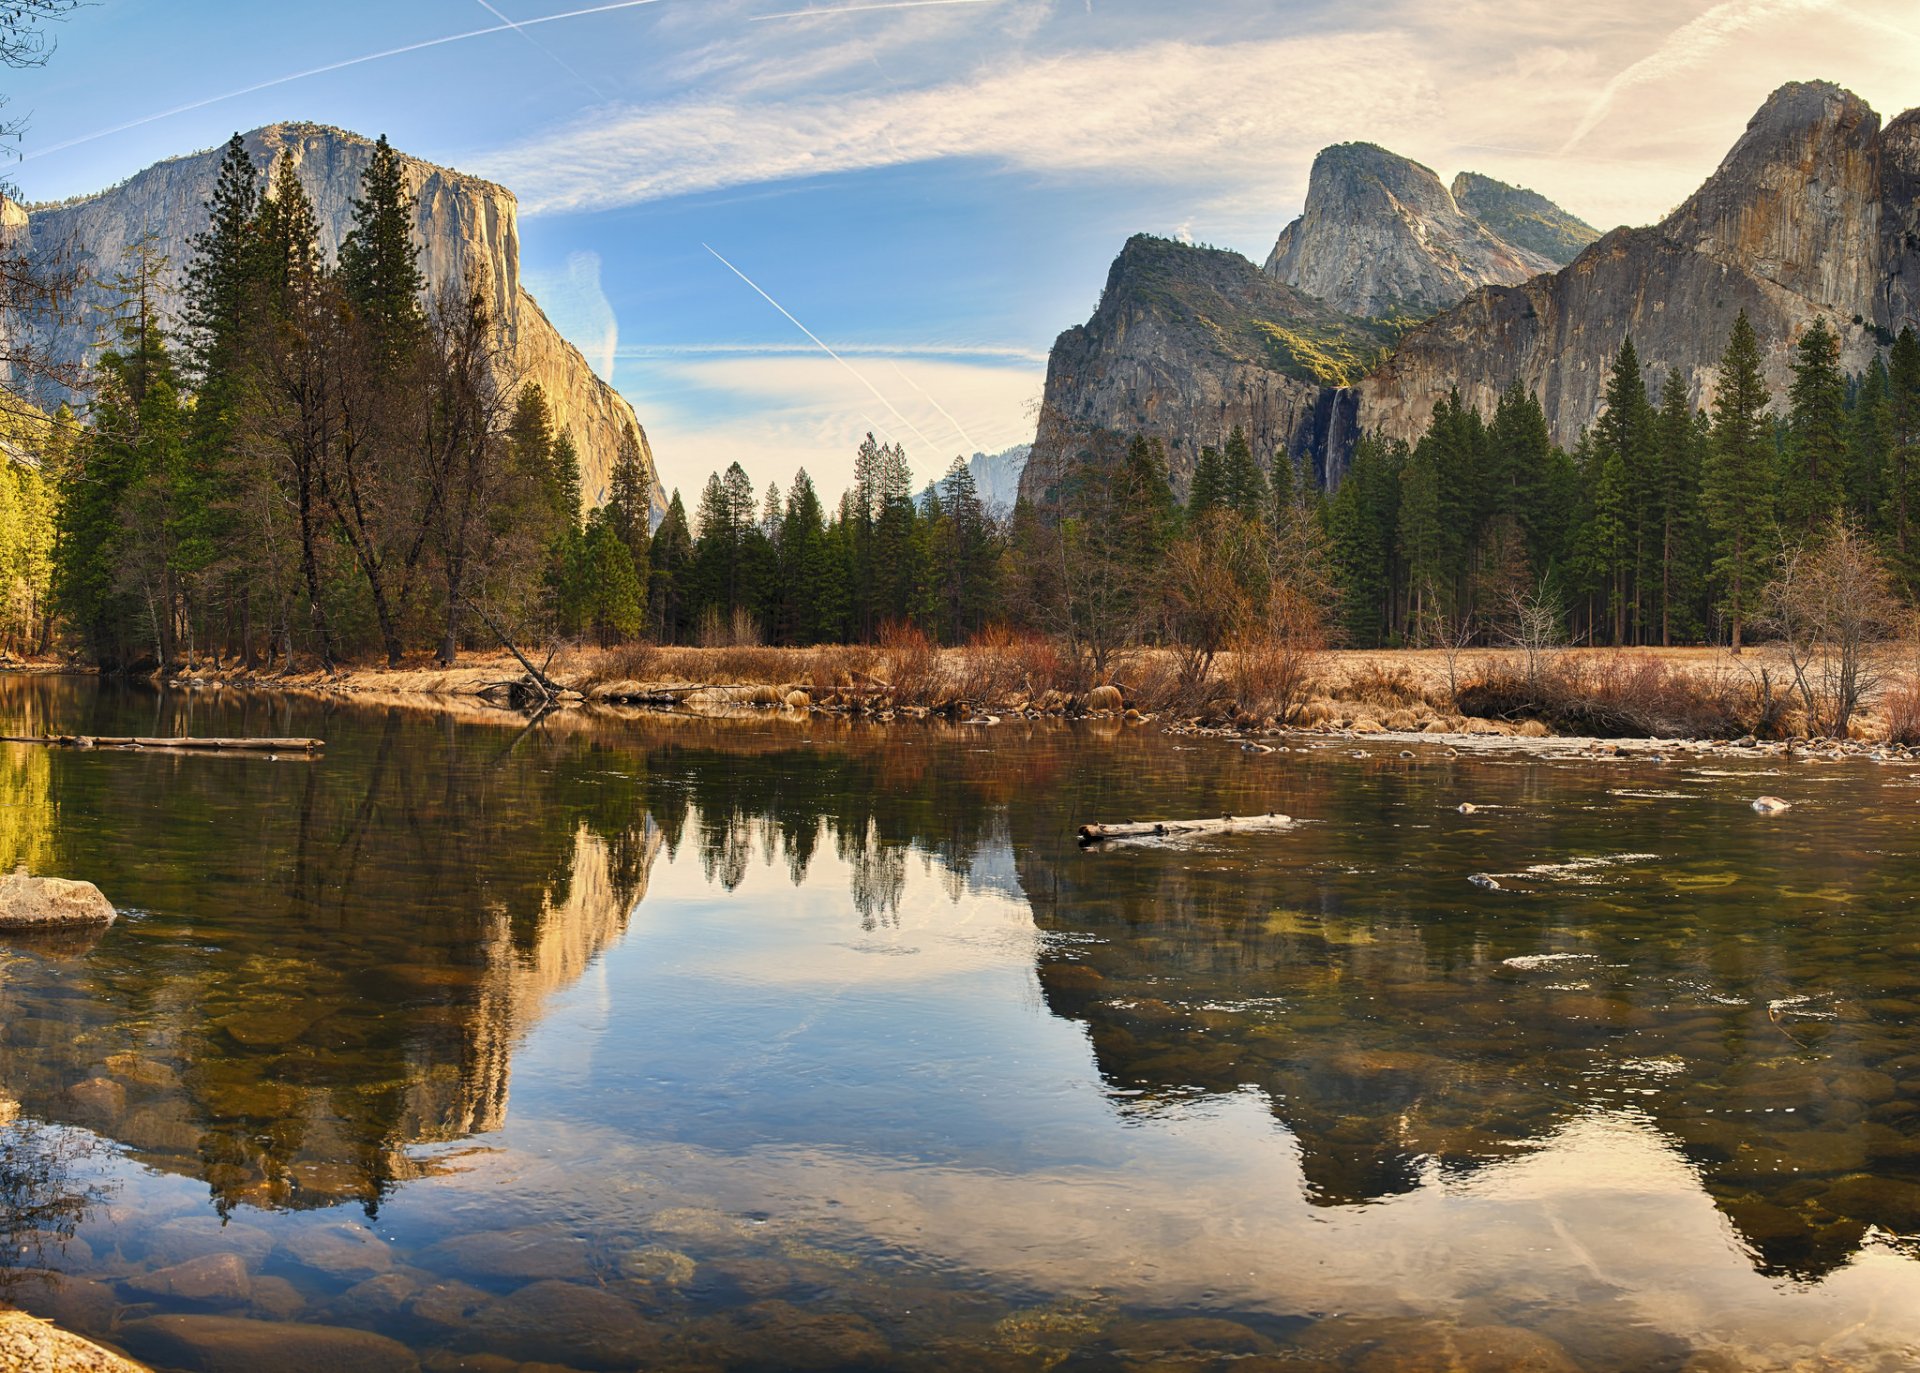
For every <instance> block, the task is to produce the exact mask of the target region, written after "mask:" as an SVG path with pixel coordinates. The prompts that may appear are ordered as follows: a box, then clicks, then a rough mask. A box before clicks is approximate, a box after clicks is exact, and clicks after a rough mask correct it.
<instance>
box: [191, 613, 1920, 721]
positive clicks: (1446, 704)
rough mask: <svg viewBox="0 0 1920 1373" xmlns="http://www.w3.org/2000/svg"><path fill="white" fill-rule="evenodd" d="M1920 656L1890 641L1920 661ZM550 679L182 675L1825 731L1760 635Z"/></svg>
mask: <svg viewBox="0 0 1920 1373" xmlns="http://www.w3.org/2000/svg"><path fill="white" fill-rule="evenodd" d="M1914 659H1915V655H1914V653H1912V652H1911V651H1903V652H1901V653H1899V654H1898V655H1897V656H1896V655H1894V654H1889V661H1898V662H1911V661H1914ZM538 666H539V668H540V675H541V676H542V677H543V678H544V679H545V685H536V684H535V683H534V682H533V680H532V678H531V676H530V674H529V673H528V672H527V671H526V670H525V668H524V667H523V666H522V665H521V664H520V663H519V662H518V661H516V660H515V659H514V658H513V657H512V656H511V655H509V654H506V653H484V654H468V655H463V657H462V658H461V659H460V661H459V662H458V663H456V664H455V665H454V666H452V667H441V666H440V665H438V664H436V663H434V662H432V661H431V660H430V659H426V658H422V659H420V660H417V661H411V662H407V663H404V664H402V665H401V666H399V667H397V668H389V667H386V666H384V665H381V666H374V665H357V666H350V667H346V668H342V669H339V670H336V671H332V672H323V671H319V670H312V669H309V670H305V671H298V672H293V673H280V672H271V673H263V672H249V671H235V670H228V669H223V668H221V667H218V666H212V665H210V666H208V667H207V668H205V669H203V670H202V671H200V672H198V673H196V674H192V675H188V676H185V677H182V678H180V679H178V680H177V682H176V684H177V685H179V686H181V687H184V688H187V689H194V690H222V689H227V688H238V687H247V688H256V689H268V690H278V691H295V692H301V693H311V694H319V695H330V696H345V697H353V698H356V699H359V700H362V701H367V702H385V703H390V704H396V705H399V704H405V703H414V704H417V705H420V706H423V707H425V708H435V709H462V708H466V709H475V710H479V709H488V708H492V707H496V706H507V705H512V706H529V705H550V706H555V707H559V708H562V709H566V708H575V707H580V706H590V705H603V706H611V705H619V706H636V707H649V708H660V707H673V708H680V709H689V710H695V711H701V710H705V711H713V710H737V709H764V710H783V711H786V712H789V713H797V714H814V713H822V712H825V713H834V714H842V715H850V716H855V717H860V718H871V719H879V720H892V719H903V718H904V719H913V718H926V717H929V716H942V717H946V718H951V719H955V720H970V721H974V722H976V723H982V724H984V723H988V722H992V721H997V720H1004V719H1009V718H1039V717H1078V716H1089V715H1090V716H1096V717H1100V718H1114V719H1123V720H1127V721H1129V722H1131V723H1144V722H1146V721H1148V720H1152V721H1155V722H1157V723H1159V724H1160V725H1162V726H1166V727H1172V728H1179V729H1186V730H1204V731H1208V732H1223V733H1231V734H1236V735H1256V736H1257V735H1261V734H1264V733H1266V732H1268V731H1273V730H1281V729H1284V730H1290V731H1304V732H1315V733H1328V734H1343V735H1344V734H1352V735H1374V734H1421V735H1430V736H1467V737H1474V736H1488V737H1507V738H1520V739H1544V738H1552V737H1571V738H1651V739H1687V738H1696V739H1738V738H1742V737H1745V736H1757V737H1761V738H1767V737H1773V738H1786V737H1792V736H1803V737H1804V736H1809V735H1819V734H1821V733H1824V732H1825V731H1822V730H1819V729H1810V728H1809V727H1808V724H1807V721H1806V718H1805V714H1804V711H1803V710H1802V707H1801V704H1800V702H1799V700H1798V698H1797V697H1796V696H1795V695H1794V693H1793V692H1792V690H1791V689H1790V682H1791V675H1790V671H1789V668H1788V665H1787V664H1786V663H1785V662H1784V661H1783V660H1782V658H1781V657H1780V655H1778V654H1776V653H1774V652H1772V651H1770V650H1768V649H1765V648H1761V649H1750V650H1748V651H1747V652H1746V653H1743V654H1740V655H1733V654H1730V653H1728V652H1727V651H1726V650H1724V649H1712V648H1677V649H1628V650H1616V649H1560V650H1553V651H1551V652H1547V653H1540V654H1536V655H1532V656H1531V657H1529V656H1526V655H1522V654H1519V653H1517V652H1513V651H1508V650H1500V649H1467V650H1461V651H1457V652H1448V651H1444V650H1411V649H1401V650H1368V651H1334V652H1327V653H1321V654H1314V655H1311V656H1306V657H1302V658H1299V659H1297V660H1295V661H1292V662H1282V663H1279V664H1271V663H1269V664H1262V665H1261V666H1262V668H1263V671H1261V672H1252V671H1249V670H1247V669H1246V668H1245V667H1244V666H1243V665H1242V664H1239V663H1237V662H1236V660H1235V659H1234V657H1233V655H1230V654H1222V655H1219V656H1218V657H1217V658H1216V659H1215V660H1214V661H1213V662H1212V663H1211V664H1210V665H1209V666H1208V669H1207V671H1206V673H1205V674H1204V675H1203V676H1199V677H1198V679H1197V682H1196V674H1195V671H1194V663H1193V661H1192V659H1191V658H1190V657H1184V658H1183V656H1182V655H1181V654H1179V653H1177V652H1175V651H1173V650H1168V649H1151V650H1138V651H1135V652H1132V653H1129V654H1126V655H1124V656H1119V657H1116V659H1115V661H1114V662H1113V664H1112V665H1111V667H1110V669H1109V671H1108V672H1107V673H1106V674H1104V678H1096V676H1095V674H1093V673H1092V672H1091V671H1089V670H1088V669H1087V668H1086V667H1084V666H1083V665H1081V664H1079V663H1077V662H1075V661H1072V660H1069V659H1068V658H1067V657H1066V656H1065V655H1063V654H1062V653H1060V652H1059V651H1058V650H1057V649H1056V648H1055V646H1054V645H1052V644H1051V643H1049V642H1048V641H1046V640H1041V639H1020V638H1013V637H1008V638H1006V639H1004V640H1002V641H1000V642H996V643H991V644H986V645H977V646H970V647H966V648H955V649H936V648H933V647H931V646H930V645H928V644H926V643H925V641H924V640H918V639H911V640H908V641H906V642H903V643H896V644H892V645H887V646H880V647H863V646H828V647H818V648H754V647H736V648H660V647H654V646H650V645H632V646H625V647H621V648H614V649H592V648H568V649H561V650H559V651H557V652H555V653H554V654H553V655H552V656H551V657H547V656H546V655H542V657H541V660H540V661H539V662H538ZM1887 682H1888V685H1887V687H1886V689H1884V690H1882V691H1880V692H1878V693H1875V694H1873V695H1870V696H1869V697H1868V698H1867V699H1866V701H1865V702H1864V703H1863V705H1862V707H1861V709H1860V710H1859V711H1858V712H1857V713H1856V714H1855V716H1854V718H1853V720H1852V721H1851V723H1850V727H1849V729H1848V731H1847V733H1848V738H1849V740H1851V741H1853V742H1856V743H1858V742H1875V743H1885V742H1892V743H1908V742H1914V741H1915V740H1914V739H1913V738H1912V734H1913V732H1914V723H1915V722H1914V719H1913V702H1914V691H1913V688H1912V687H1911V685H1910V684H1909V683H1910V677H1909V675H1908V674H1902V673H1891V674H1888V677H1887Z"/></svg>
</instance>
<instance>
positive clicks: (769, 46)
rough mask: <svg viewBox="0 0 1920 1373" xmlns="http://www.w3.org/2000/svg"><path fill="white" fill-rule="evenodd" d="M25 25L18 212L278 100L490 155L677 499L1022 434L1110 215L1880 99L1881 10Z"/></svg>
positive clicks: (1539, 179) (1070, 8) (1652, 164)
mask: <svg viewBox="0 0 1920 1373" xmlns="http://www.w3.org/2000/svg"><path fill="white" fill-rule="evenodd" d="M57 36H58V40H59V48H58V51H57V52H56V54H55V56H54V58H53V60H52V62H50V63H49V64H48V65H47V67H45V68H44V69H43V70H40V71H36V72H27V73H20V74H13V75H10V76H9V78H8V80H9V85H8V86H7V89H8V91H9V92H10V94H11V97H12V109H11V112H12V113H26V114H29V115H30V116H31V119H32V124H31V127H30V129H29V131H28V133H27V136H26V138H25V140H24V141H23V143H22V146H21V147H20V149H19V152H20V154H21V156H22V160H21V161H19V162H18V164H17V165H16V166H14V167H13V168H12V169H11V172H12V175H13V177H14V179H15V180H16V181H17V182H18V183H19V185H20V186H21V188H22V190H23V191H24V192H25V193H26V194H27V195H28V196H29V197H31V198H41V199H46V198H55V197H60V196H65V195H69V194H75V193H80V192H85V191H91V190H96V189H99V188H100V187H102V186H106V185H109V184H111V183H113V182H115V181H118V180H120V179H121V178H123V177H125V176H127V175H129V174H131V173H132V172H134V171H137V170H138V169H139V168H141V167H143V166H145V165H147V164H148V163H151V162H153V161H156V160H158V159H160V158H162V157H167V156H171V155H173V154H176V153H181V152H186V151H190V150H193V149H197V148H203V147H209V146H212V145H214V144H216V143H219V142H220V141H222V140H223V139H224V138H225V137H226V136H227V135H228V134H229V133H231V132H233V131H234V130H235V129H248V128H253V127H256V126H258V125H261V124H265V123H270V122H272V121H275V120H281V119H311V120H317V121H320V122H325V123H332V124H339V125H342V126H344V127H347V128H351V129H355V130H357V131H360V132H363V133H367V134H374V133H381V132H384V133H386V134H388V135H389V136H390V137H391V138H392V139H393V141H394V143H395V144H396V145H397V146H399V147H400V148H402V149H404V150H405V151H407V152H409V153H412V154H414V155H416V156H420V157H425V158H428V159H430V160H432V161H436V162H442V163H446V164H449V165H452V166H455V167H458V168H460V169H462V170H464V171H470V172H474V173H477V174H480V175H484V176H489V177H492V178H493V179H495V180H498V181H500V182H502V183H503V184H505V185H507V186H508V187H510V188H511V189H513V190H514V191H515V192H516V193H517V194H518V195H519V197H520V199H521V208H522V224H521V234H522V253H523V265H524V270H525V273H526V276H527V278H528V282H529V284H530V285H531V286H532V287H533V289H534V291H535V294H536V295H538V296H539V297H540V298H541V300H542V302H543V304H545V305H546V306H547V308H548V310H549V313H550V314H552V315H553V316H554V318H555V321H556V323H558V324H559V325H560V326H561V328H562V329H563V330H564V331H565V332H566V333H567V334H568V335H569V336H570V337H572V338H573V339H574V341H575V342H576V343H578V344H580V346H581V347H582V349H583V350H584V351H586V352H587V354H588V356H589V357H590V359H592V360H593V362H594V364H595V365H596V367H598V368H600V369H601V370H602V371H603V373H605V374H607V375H609V376H610V377H611V379H612V381H613V382H614V384H615V385H616V386H618V387H619V388H620V389H621V390H622V391H623V392H624V393H625V394H626V395H627V396H628V397H629V398H630V399H631V400H632V401H633V403H634V405H635V407H636V408H637V409H638V411H639V413H640V416H641V418H642V420H643V422H645V424H646V425H647V428H648V432H649V434H650V436H651V438H652V441H653V444H654V448H655V452H656V456H657V457H658V459H659V463H660V467H661V471H662V473H663V476H664V477H665V479H666V480H667V481H668V482H669V483H671V484H674V485H678V486H680V487H681V488H682V489H683V490H685V491H686V492H687V493H688V495H689V496H691V494H692V493H693V491H694V490H695V489H697V488H698V486H699V485H700V483H701V481H702V480H703V479H704V477H705V475H706V473H707V472H708V471H709V470H711V469H713V468H714V467H717V466H722V465H724V464H725V463H726V462H729V461H732V460H735V459H738V460H740V461H742V462H743V463H744V465H745V466H746V467H747V469H748V471H749V472H750V473H751V474H752V476H753V477H754V479H755V481H756V483H757V484H764V483H765V482H766V481H767V480H768V479H774V480H778V481H779V482H780V483H781V484H782V485H783V486H784V485H785V484H786V483H787V481H788V479H789V478H790V476H791V474H792V472H793V470H794V468H795V467H797V466H800V465H802V464H804V465H806V466H807V467H808V469H809V470H810V471H811V472H812V473H813V474H814V476H815V478H816V480H818V481H819V482H820V483H821V484H822V485H823V486H824V487H826V488H827V489H828V490H829V491H830V492H837V491H838V489H839V488H840V486H841V485H842V484H844V482H845V480H846V477H847V475H848V473H849V472H850V470H851V455H852V450H853V446H854V444H855V443H856V442H857V441H858V439H859V436H860V434H861V433H863V432H864V431H865V430H867V429H869V428H873V429H878V430H880V431H881V432H882V433H883V434H885V435H890V436H892V437H895V438H898V439H899V440H900V441H901V442H903V443H904V444H905V445H906V447H907V449H908V451H909V454H910V455H911V457H912V458H913V460H914V464H915V466H916V468H917V469H918V471H919V472H920V473H921V474H922V475H923V476H932V475H935V474H937V473H938V472H939V471H940V470H942V469H944V467H945V466H946V464H947V462H948V461H950V460H951V458H952V457H954V456H955V455H957V454H962V453H970V452H972V451H973V450H974V449H976V448H977V449H986V450H989V451H992V450H996V449H999V448H1002V447H1006V446H1008V445H1010V444H1012V443H1015V442H1019V441H1022V440H1024V439H1026V438H1029V437H1031V431H1032V423H1033V421H1032V410H1033V406H1034V405H1035V403H1036V402H1037V401H1038V398H1039V394H1040V389H1041V382H1042V379H1043V376H1044V369H1045V357H1046V350H1047V348H1048V347H1049V345H1050V344H1051V343H1052V340H1053V338H1054V336H1055V335H1056V334H1057V333H1058V332H1059V331H1060V330H1061V329H1063V328H1065V327H1067V326H1068V325H1071V324H1074V323H1077V322H1079V321H1081V320H1083V319H1084V318H1085V317H1086V316H1087V314H1088V313H1089V312H1090V311H1091V309H1092V307H1093V305H1094V303H1095V301H1096V300H1097V298H1098V295H1099V290H1100V286H1101V283H1102V282H1103V281H1104V279H1105V275H1106V269H1107V265H1108V263H1109V262H1110V261H1111V259H1112V256H1113V254H1114V252H1115V251H1116V250H1117V249H1118V247H1119V245H1120V243H1121V241H1122V240H1123V239H1124V238H1125V237H1126V236H1127V235H1128V234H1130V233H1133V232H1136V231H1140V230H1146V231H1151V232H1156V233H1163V234H1169V235H1182V236H1191V237H1193V238H1195V239H1197V240H1199V241H1203V242H1210V243H1215V244H1219V245H1220V246H1223V247H1231V248H1235V249H1238V250H1240V251H1242V252H1245V253H1247V254H1248V255H1249V256H1252V257H1254V258H1256V259H1258V258H1260V257H1262V256H1264V254H1265V253H1266V251H1267V249H1268V248H1269V247H1270V246H1271V244H1272V241H1273V238H1274V236H1275V234H1276V233H1277V232H1278V231H1279V229H1280V228H1281V226H1282V225H1283V224H1285V223H1286V221H1287V220H1288V219H1289V218H1291V217H1292V216H1293V215H1294V214H1295V213H1297V211H1298V209H1299V205H1300V200H1301V196H1302V195H1303V193H1304V191H1305V186H1306V174H1307V170H1308V168H1309V166H1310V165H1311V162H1312V158H1313V154H1314V153H1315V151H1317V150H1318V149H1319V148H1320V147H1321V146H1323V145H1324V144H1327V143H1330V142H1337V141H1343V140H1346V139H1369V140H1372V141H1376V142H1380V143H1383V144H1385V145H1387V146H1389V147H1392V148H1394V149H1396V150H1398V151H1401V152H1403V153H1406V154H1408V155H1409V156H1412V157H1416V158H1418V159H1420V160H1421V161H1424V162H1427V163H1428V164H1429V165H1432V166H1433V167H1434V168H1435V169H1436V170H1438V171H1439V172H1440V173H1441V174H1442V175H1443V176H1451V175H1452V173H1454V172H1455V171H1458V170H1460V169H1462V168H1472V169H1474V170H1477V171H1481V172H1485V173H1487V174H1490V175H1493V176H1497V177H1500V178H1502V179H1504V180H1508V181H1515V182H1519V183H1522V184H1526V185H1530V186H1533V187H1535V188H1536V189H1539V190H1541V191H1543V192H1545V193H1547V194H1548V195H1550V196H1553V197H1554V198H1555V199H1557V200H1559V201H1560V202H1561V203H1562V204H1564V205H1565V206H1567V208H1569V209H1571V210H1573V211H1574V212H1575V213H1578V214H1580V215H1582V216H1583V217H1585V218H1587V219H1588V220H1590V221H1591V222H1592V223H1594V224H1596V225H1598V226H1601V227H1603V228H1604V227H1609V226H1611V225H1614V224H1617V223H1637V222H1645V221H1647V220H1649V219H1652V218H1655V217H1657V216H1658V215H1660V214H1662V213H1664V212H1665V211H1666V210H1667V209H1668V208H1670V207H1671V206H1672V205H1674V204H1675V203H1677V202H1678V201H1679V200H1680V199H1682V198H1683V197H1684V196H1685V195H1686V194H1687V193H1688V192H1689V191H1690V190H1691V189H1692V188H1693V187H1694V186H1695V185H1696V184H1698V182H1699V181H1700V179H1701V178H1702V177H1703V176H1705V175H1706V173H1707V172H1709V171H1710V170H1711V169H1712V167H1713V165H1714V163H1715V162H1716V161H1717V160H1718V158H1719V156H1720V155H1721V153H1723V152H1724V151H1725V149H1726V148H1727V147H1728V146H1729V145H1730V144H1731V142H1732V141H1733V139H1734V138H1736V137H1737V136H1738V134H1739V132H1740V130H1741V128H1742V127H1744V125H1745V123H1746V120H1747V118H1748V117H1749V115H1750V114H1751V113H1752V111H1753V109H1754V108H1755V107H1756V106H1757V104H1758V103H1759V101H1760V100H1761V99H1762V98H1764V96H1765V95H1766V93H1767V92H1768V91H1769V90H1771V89H1772V88H1773V87H1775V86H1776V85H1778V84H1779V83H1780V82H1782V81H1785V80H1790V79H1795V78H1813V77H1823V78H1827V79H1832V80H1836V81H1840V82H1841V83H1842V84H1845V85H1848V86H1850V87H1851V88H1852V89H1854V90H1856V91H1858V92H1859V93H1860V94H1861V95H1863V96H1865V97H1866V98H1867V99H1868V100H1869V101H1871V102H1872V103H1873V104H1874V105H1875V106H1876V108H1878V109H1879V110H1880V111H1881V112H1882V114H1883V115H1889V116H1890V115H1891V114H1893V113H1895V112H1897V111H1898V110H1900V109H1903V108H1905V107H1906V106H1908V105H1911V104H1916V103H1920V77H1916V76H1915V75H1914V73H1915V72H1916V71H1920V10H1916V7H1915V6H1914V5H1913V4H1912V2H1911V0H1722V3H1707V2H1705V0H1614V2H1613V3H1610V4H1607V5H1591V6H1568V5H1566V4H1564V3H1562V2H1561V0H1454V2H1453V3H1445V4H1434V3H1427V2H1419V3H1416V0H1398V2H1397V3H1396V2H1395V0H1380V2H1376V3H1367V4H1355V3H1350V2H1349V3H1337V2H1336V0H1264V2H1258V3H1257V2H1256V0H1184V2H1182V3H1175V2H1174V0H907V3H902V2H901V0H644V2H643V3H631V0H629V3H625V4H613V5H609V4H608V0H386V2H385V3H372V2H370V0H334V3H331V4H329V5H326V6H324V7H322V6H315V5H311V4H306V3H288V2H287V0H274V2H272V3H267V2H265V0H253V3H241V2H240V0H97V3H94V4H92V5H90V6H88V7H87V8H85V9H82V10H80V11H78V12H77V13H76V14H75V15H74V16H73V17H72V18H70V19H69V20H68V21H66V22H65V23H63V24H61V25H59V26H58V28H57ZM289 78H290V79H289ZM723 259H724V261H723ZM727 263H731V264H732V268H733V269H737V271H736V270H730V269H729V267H728V266H727V265H726V264H727ZM743 276H744V277H745V278H747V279H750V280H751V282H752V283H753V285H749V284H748V280H745V279H743ZM754 286H757V287H758V288H759V290H758V291H756V290H755V289H754ZM761 291H764V292H765V293H766V296H770V297H772V298H773V300H775V301H777V302H778V304H779V306H780V307H783V308H784V310H785V311H786V314H783V313H781V310H780V309H779V308H776V307H775V305H773V304H771V303H770V302H769V300H768V299H767V298H765V297H764V296H762V295H761V294H760V292H761ZM788 315H790V316H791V317H792V319H789V318H788ZM796 320H797V321H798V322H799V325H803V326H804V327H805V329H806V330H809V331H811V333H812V334H813V335H814V336H816V337H817V338H818V339H819V340H821V341H823V342H824V343H825V344H826V345H828V346H829V347H831V348H832V349H833V351H834V352H835V353H837V354H838V355H839V356H838V359H837V360H836V358H834V357H829V356H827V354H826V353H824V352H823V351H821V349H820V348H818V347H816V345H815V344H814V343H813V342H812V341H810V340H809V338H808V337H807V334H806V333H803V332H802V329H801V328H800V327H797V326H796V324H795V323H794V322H793V321H796Z"/></svg>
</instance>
